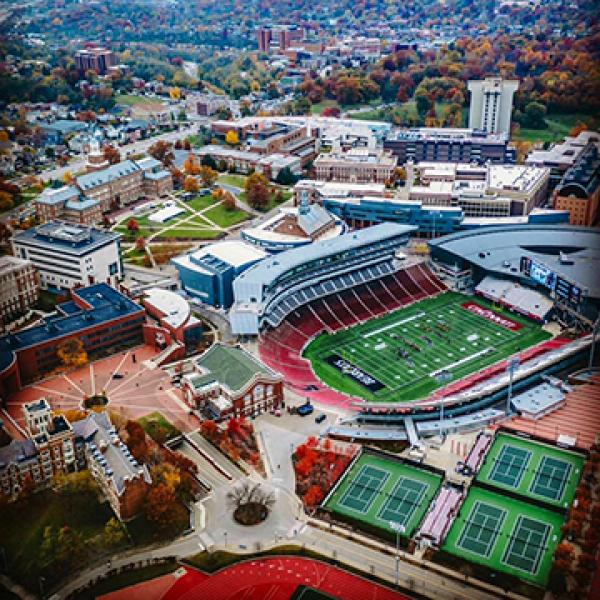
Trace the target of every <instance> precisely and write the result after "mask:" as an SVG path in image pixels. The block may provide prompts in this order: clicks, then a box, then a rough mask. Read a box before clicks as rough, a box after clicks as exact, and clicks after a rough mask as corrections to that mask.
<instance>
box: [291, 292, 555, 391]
mask: <svg viewBox="0 0 600 600" xmlns="http://www.w3.org/2000/svg"><path fill="white" fill-rule="evenodd" d="M466 303H468V304H471V305H477V306H476V308H477V310H479V309H483V310H488V311H491V313H488V314H489V315H490V316H492V317H493V318H494V319H503V320H505V323H506V321H508V322H509V323H508V326H507V325H506V324H504V325H503V324H497V323H496V322H495V321H493V320H491V319H490V318H487V317H485V316H481V315H480V314H475V313H474V312H472V310H468V309H467V308H465V307H463V306H462V305H463V304H466ZM510 323H512V324H513V325H510ZM514 324H516V325H514ZM511 327H512V328H511ZM550 337H551V335H550V334H549V333H547V332H545V331H543V330H542V328H541V327H540V326H539V325H538V324H537V323H534V322H533V321H530V320H529V319H527V318H525V317H521V316H519V315H515V314H513V313H511V312H508V311H506V310H502V309H499V308H495V307H494V306H493V305H492V303H490V302H488V301H486V300H484V299H482V298H475V297H470V296H464V295H462V294H458V293H455V292H446V293H444V294H441V295H439V296H436V297H435V298H427V299H425V300H422V301H420V302H416V303H415V304H412V305H410V306H408V307H406V308H401V309H400V310H397V311H395V312H393V313H389V314H387V315H384V316H382V317H379V318H377V319H372V320H370V321H367V322H366V323H362V324H359V325H356V326H354V327H351V328H349V329H345V330H340V331H337V332H335V333H334V334H331V335H330V334H321V335H319V336H318V337H317V338H315V339H314V340H313V341H312V342H311V343H310V344H308V346H307V347H306V348H305V350H304V354H303V356H304V357H305V358H307V359H308V360H310V362H311V364H312V368H313V370H314V372H315V374H316V375H317V376H318V377H319V379H321V381H323V382H324V383H325V384H326V385H328V386H330V387H332V388H334V389H337V390H339V391H340V392H344V393H346V394H348V395H351V396H357V397H360V398H363V399H365V400H367V401H370V402H402V401H409V400H416V399H418V398H422V397H425V396H427V394H429V393H431V392H432V391H434V390H435V389H437V388H439V387H442V386H444V385H446V384H448V383H450V382H452V381H455V380H457V379H461V378H463V377H465V376H467V375H469V374H471V373H474V372H476V371H479V370H481V369H482V368H484V367H487V366H489V365H492V364H494V363H496V362H498V361H500V360H502V359H504V358H506V357H507V356H510V355H512V354H515V353H517V352H519V351H521V350H524V349H526V348H528V347H530V346H532V345H534V344H537V343H538V342H541V341H543V340H546V339H549V338H550Z"/></svg>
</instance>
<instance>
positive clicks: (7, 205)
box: [0, 190, 14, 211]
mask: <svg viewBox="0 0 600 600" xmlns="http://www.w3.org/2000/svg"><path fill="white" fill-rule="evenodd" d="M13 206H14V201H13V197H12V196H11V195H10V194H9V193H8V192H5V191H3V190H0V211H5V210H10V209H11V208H12V207H13Z"/></svg>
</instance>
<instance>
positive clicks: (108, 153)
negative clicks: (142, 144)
mask: <svg viewBox="0 0 600 600" xmlns="http://www.w3.org/2000/svg"><path fill="white" fill-rule="evenodd" d="M102 153H103V154H104V160H107V161H108V162H109V163H110V164H111V165H116V164H117V163H119V162H121V153H120V152H119V151H118V150H117V149H116V148H115V147H114V146H111V145H110V144H107V145H106V146H104V148H102Z"/></svg>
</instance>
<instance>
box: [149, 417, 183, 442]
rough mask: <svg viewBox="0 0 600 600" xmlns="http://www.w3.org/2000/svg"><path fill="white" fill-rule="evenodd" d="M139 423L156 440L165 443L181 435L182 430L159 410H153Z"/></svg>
mask: <svg viewBox="0 0 600 600" xmlns="http://www.w3.org/2000/svg"><path fill="white" fill-rule="evenodd" d="M138 423H139V424H140V425H141V426H142V428H143V429H144V431H145V432H146V433H147V434H148V435H149V436H150V437H151V438H152V439H153V440H154V441H156V442H158V443H159V444H163V443H164V442H166V441H168V440H172V439H173V438H176V437H178V436H180V435H181V431H180V430H179V429H177V427H175V426H174V425H172V424H171V423H170V422H169V421H167V419H165V417H163V415H162V414H161V413H159V412H153V413H150V414H149V415H146V416H145V417H142V418H141V419H138Z"/></svg>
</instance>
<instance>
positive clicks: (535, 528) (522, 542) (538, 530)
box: [502, 515, 552, 574]
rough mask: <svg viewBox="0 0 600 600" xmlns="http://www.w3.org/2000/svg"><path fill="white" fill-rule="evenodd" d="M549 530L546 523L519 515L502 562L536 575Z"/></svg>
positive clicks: (549, 527)
mask: <svg viewBox="0 0 600 600" xmlns="http://www.w3.org/2000/svg"><path fill="white" fill-rule="evenodd" d="M551 529H552V528H551V526H550V525H549V524H548V523H543V522H542V521H537V520H535V519H530V518H529V517H525V516H523V515H520V516H519V518H518V519H517V525H516V527H515V532H514V534H513V535H512V536H511V538H510V542H509V544H508V546H507V547H506V550H505V552H504V556H503V557H502V562H503V563H504V564H506V565H509V566H511V567H515V568H516V569H519V570H521V571H524V572H525V573H531V574H535V573H537V571H538V568H539V566H540V561H541V559H542V556H543V555H544V552H545V551H546V543H547V541H548V536H549V535H550V531H551Z"/></svg>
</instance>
